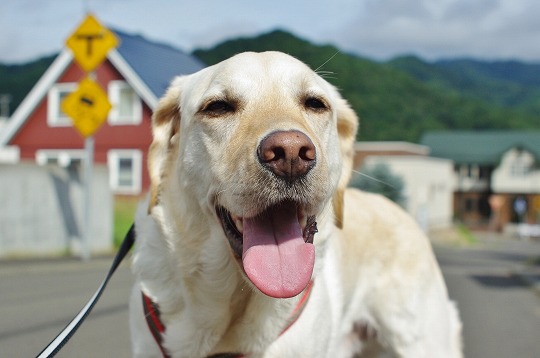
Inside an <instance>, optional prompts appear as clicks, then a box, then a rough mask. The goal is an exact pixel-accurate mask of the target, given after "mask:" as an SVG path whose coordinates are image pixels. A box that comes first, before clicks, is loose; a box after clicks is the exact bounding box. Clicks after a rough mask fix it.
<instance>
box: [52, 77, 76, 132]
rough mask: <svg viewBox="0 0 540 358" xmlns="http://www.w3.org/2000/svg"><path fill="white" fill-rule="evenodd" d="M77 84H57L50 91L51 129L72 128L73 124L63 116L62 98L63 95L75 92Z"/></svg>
mask: <svg viewBox="0 0 540 358" xmlns="http://www.w3.org/2000/svg"><path fill="white" fill-rule="evenodd" d="M76 90H77V83H75V82H63V83H56V84H55V85H53V86H52V87H51V88H50V89H49V93H48V95H47V125H48V126H49V127H71V126H73V123H72V121H71V119H70V118H69V117H68V116H67V115H61V114H62V110H61V109H60V106H61V96H60V94H62V93H70V92H75V91H76Z"/></svg>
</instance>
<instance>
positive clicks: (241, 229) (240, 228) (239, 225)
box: [233, 217, 244, 234]
mask: <svg viewBox="0 0 540 358" xmlns="http://www.w3.org/2000/svg"><path fill="white" fill-rule="evenodd" d="M233 220H234V225H236V228H237V229H238V231H239V232H240V233H241V234H243V233H244V222H243V221H242V218H238V217H236V218H234V219H233Z"/></svg>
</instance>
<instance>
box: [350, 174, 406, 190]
mask: <svg viewBox="0 0 540 358" xmlns="http://www.w3.org/2000/svg"><path fill="white" fill-rule="evenodd" d="M352 172H353V173H355V174H358V175H361V176H363V177H366V178H368V179H371V180H373V181H376V182H377V183H381V184H383V185H386V186H388V187H390V188H392V189H397V188H396V187H395V186H394V185H392V184H390V183H387V182H384V181H382V180H379V179H377V178H374V177H372V176H371V175H367V174H364V173H362V172H359V171H358V170H353V171H352Z"/></svg>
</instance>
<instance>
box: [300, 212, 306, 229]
mask: <svg viewBox="0 0 540 358" xmlns="http://www.w3.org/2000/svg"><path fill="white" fill-rule="evenodd" d="M298 221H299V222H300V226H301V227H302V229H303V228H305V227H306V225H307V216H306V215H305V214H303V213H299V214H298Z"/></svg>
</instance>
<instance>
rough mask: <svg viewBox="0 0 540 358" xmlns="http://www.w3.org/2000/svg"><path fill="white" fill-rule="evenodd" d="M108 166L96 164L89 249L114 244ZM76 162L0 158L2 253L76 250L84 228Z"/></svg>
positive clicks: (2, 255) (105, 248)
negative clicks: (36, 162)
mask: <svg viewBox="0 0 540 358" xmlns="http://www.w3.org/2000/svg"><path fill="white" fill-rule="evenodd" d="M108 177H109V176H108V171H107V169H106V167H104V166H95V167H94V177H93V183H92V189H91V190H92V200H91V203H92V207H91V217H92V221H91V223H92V226H91V230H92V231H91V240H90V250H91V252H92V253H98V252H109V251H111V250H112V246H113V244H112V240H113V239H112V236H113V234H112V232H113V230H112V228H113V195H112V193H111V191H110V189H109V181H108ZM82 200H83V185H82V170H81V169H80V168H79V167H78V166H71V167H69V168H61V167H58V166H37V165H34V164H16V165H15V164H13V165H6V164H0V258H9V257H20V256H49V255H58V254H74V255H79V254H80V250H81V247H82V246H81V244H82V236H83V232H84V228H83V221H82V211H83V202H82Z"/></svg>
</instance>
